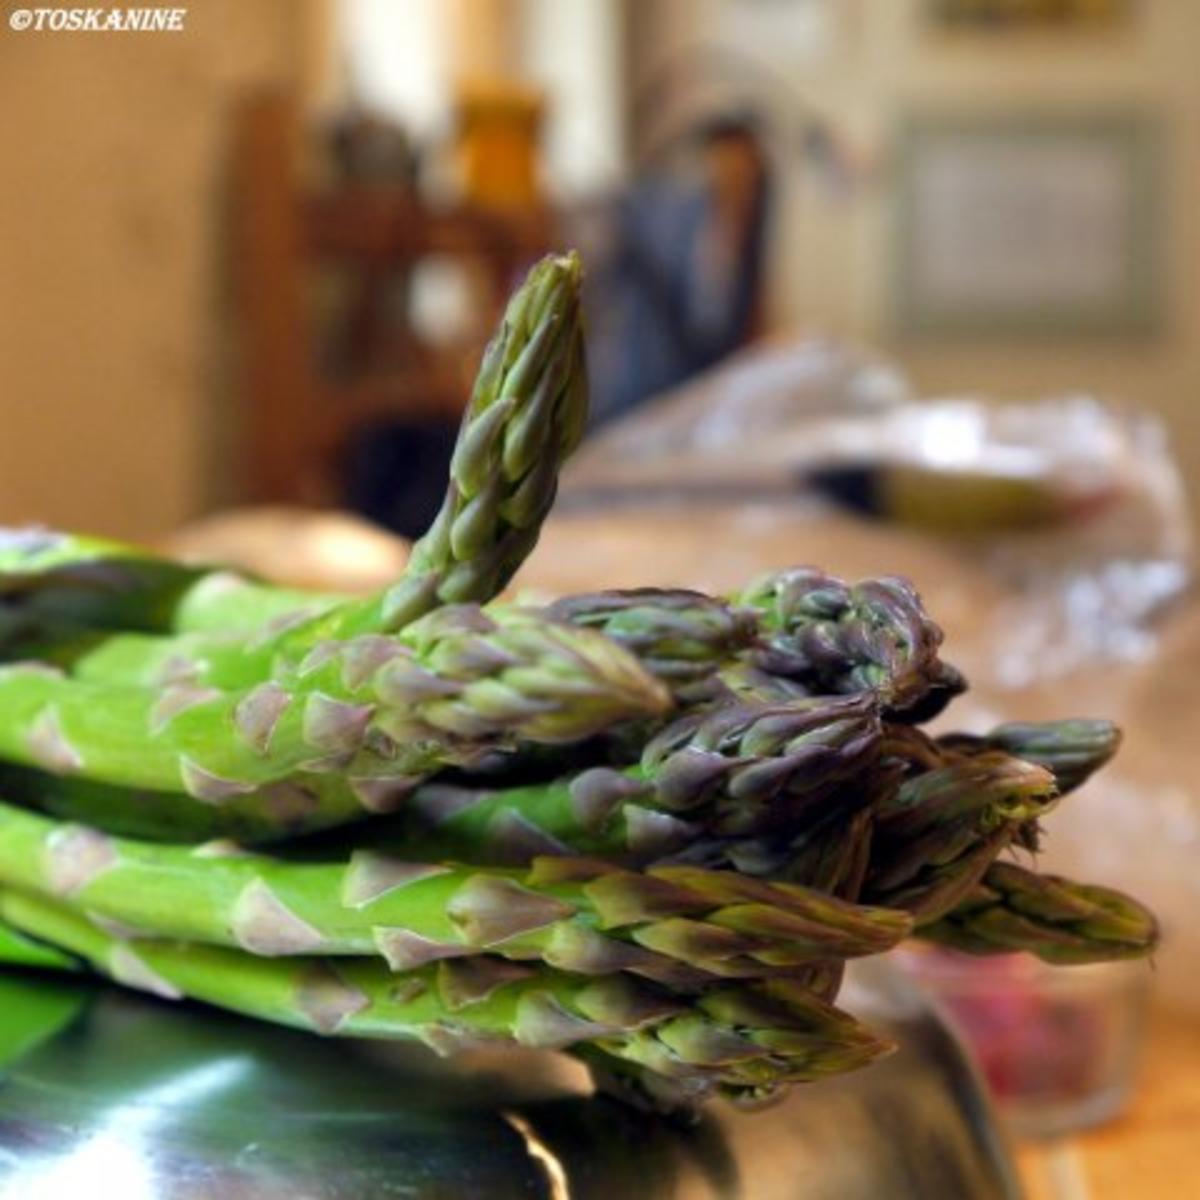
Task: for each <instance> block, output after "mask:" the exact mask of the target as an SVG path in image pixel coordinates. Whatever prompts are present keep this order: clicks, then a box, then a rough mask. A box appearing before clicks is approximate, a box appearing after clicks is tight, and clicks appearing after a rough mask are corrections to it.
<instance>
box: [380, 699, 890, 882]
mask: <svg viewBox="0 0 1200 1200" xmlns="http://www.w3.org/2000/svg"><path fill="white" fill-rule="evenodd" d="M879 738H880V729H879V722H878V718H877V717H876V715H875V713H874V712H873V711H872V710H871V707H870V705H869V703H867V702H866V701H863V700H860V699H857V698H853V697H849V698H839V697H835V698H831V699H820V700H815V699H810V700H801V701H794V702H793V703H792V704H791V705H777V706H774V707H763V706H753V705H731V706H727V707H723V708H718V709H715V710H713V711H711V712H708V713H695V714H691V715H688V716H685V717H683V718H681V719H679V720H677V721H675V722H674V723H673V724H671V725H669V726H667V727H666V728H665V729H664V730H662V731H661V732H660V733H659V734H658V735H657V736H656V737H655V738H653V739H652V740H651V741H650V742H649V743H648V744H647V745H646V746H645V748H644V750H643V752H642V756H641V761H640V763H639V764H638V765H637V766H634V767H628V768H625V769H622V770H617V769H614V768H610V767H589V768H586V769H584V770H582V771H578V772H576V773H574V774H573V775H569V776H565V777H563V778H560V779H558V780H556V781H553V782H550V783H541V784H532V785H524V786H517V787H509V788H498V789H486V788H479V787H477V786H463V785H457V784H447V783H441V782H437V781H435V782H433V783H431V784H427V785H425V786H423V787H421V788H419V789H418V790H417V791H415V792H414V793H413V795H412V796H411V797H410V798H409V800H408V801H407V802H406V803H405V805H404V806H403V807H402V808H401V809H400V811H398V812H397V813H396V814H395V816H393V817H391V818H389V819H388V820H387V821H386V822H385V823H383V825H382V826H377V832H376V836H377V837H379V838H382V839H384V840H387V841H391V842H394V843H396V844H401V845H405V846H408V847H410V848H412V849H413V850H414V851H417V852H419V853H420V854H421V855H422V856H423V857H427V858H430V859H439V858H450V859H460V860H463V861H470V862H483V863H507V864H519V863H522V862H528V861H529V859H530V858H532V857H533V856H534V855H537V854H565V853H576V854H586V855H597V856H603V857H606V858H610V859H613V860H616V861H621V862H626V863H645V862H648V861H653V860H655V859H659V858H662V857H664V856H670V855H672V854H674V853H675V852H677V851H685V850H686V849H687V848H688V847H689V846H693V845H694V844H695V843H697V842H702V841H710V840H711V841H713V843H714V845H715V846H719V847H723V849H722V850H721V852H720V853H721V858H720V861H722V862H723V863H724V864H726V865H727V864H728V862H729V861H731V859H730V853H729V851H730V845H731V839H733V840H734V841H736V840H738V839H741V838H744V837H747V836H749V835H753V834H757V833H759V832H764V831H770V830H781V831H783V832H785V833H787V834H789V835H792V836H794V835H795V834H796V833H797V831H798V830H799V829H802V828H804V827H806V826H808V825H811V824H813V823H815V822H817V821H819V820H820V819H821V816H822V813H823V807H824V804H825V801H826V800H827V798H829V797H831V796H832V795H833V793H834V792H835V791H836V790H838V789H839V788H844V789H846V793H847V794H846V796H845V799H844V800H843V801H842V804H841V807H842V810H843V811H844V812H849V811H851V810H852V808H853V806H854V804H855V799H854V795H855V792H854V789H855V788H856V787H857V784H858V781H859V780H862V779H864V778H865V777H866V776H867V775H868V774H869V772H870V770H871V768H872V767H873V765H874V763H875V762H876V759H877V757H878V751H879Z"/></svg>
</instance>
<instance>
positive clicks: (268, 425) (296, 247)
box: [232, 93, 553, 504]
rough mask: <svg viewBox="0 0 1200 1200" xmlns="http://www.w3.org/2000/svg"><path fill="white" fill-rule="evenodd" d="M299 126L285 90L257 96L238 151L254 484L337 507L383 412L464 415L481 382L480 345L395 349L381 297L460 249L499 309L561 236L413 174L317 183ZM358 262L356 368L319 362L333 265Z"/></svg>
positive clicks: (404, 332) (239, 271)
mask: <svg viewBox="0 0 1200 1200" xmlns="http://www.w3.org/2000/svg"><path fill="white" fill-rule="evenodd" d="M300 131H301V125H300V122H299V120H298V116H297V112H296V109H295V106H294V104H293V102H292V101H291V100H290V99H289V98H288V97H287V96H284V95H280V94H275V93H272V94H263V95H257V96H255V97H253V98H252V99H250V100H249V101H248V102H247V103H246V104H245V105H244V106H243V108H242V110H241V111H240V113H239V114H238V117H237V123H236V131H235V145H234V156H233V181H234V188H233V204H234V211H233V214H232V217H233V238H232V242H233V252H234V258H235V261H234V276H235V300H236V306H237V310H238V316H239V324H240V335H241V347H240V357H241V380H242V400H243V407H244V411H245V414H246V417H245V427H244V437H243V448H244V452H243V456H242V462H241V466H240V480H241V486H240V489H239V490H240V493H241V495H242V496H243V497H244V498H245V499H248V500H253V501H256V502H273V503H280V502H282V503H292V504H309V503H328V502H329V501H330V500H332V499H334V498H336V496H337V493H338V483H337V471H336V467H337V462H338V459H339V456H340V453H341V450H342V448H343V447H344V446H345V444H346V442H347V439H348V438H349V437H350V436H351V435H352V434H353V433H354V432H355V431H357V430H361V429H362V428H363V427H364V426H366V425H368V424H370V423H372V422H377V421H380V420H383V419H388V418H392V419H405V420H409V421H422V420H431V419H437V418H442V419H451V418H453V417H454V416H455V415H457V414H458V413H459V412H460V411H461V409H462V406H463V404H464V403H465V400H466V398H467V396H468V394H469V389H470V383H471V379H472V377H473V374H474V370H475V365H476V361H477V353H478V349H479V347H478V346H471V347H459V348H452V349H449V350H447V349H445V348H439V347H435V346H432V345H429V344H428V343H427V342H425V341H423V340H422V339H421V337H420V336H419V335H418V334H417V333H416V331H415V330H413V329H412V328H411V327H403V326H402V327H401V328H400V329H398V330H395V331H392V332H391V333H390V334H389V335H387V336H390V337H391V341H392V344H393V349H394V350H396V351H397V352H396V353H392V354H390V355H381V354H380V353H379V347H380V343H381V341H382V340H385V335H384V334H383V333H382V332H381V328H380V326H381V307H382V306H381V301H380V297H381V296H382V295H383V293H384V292H385V291H386V290H387V286H386V285H387V284H388V282H389V281H394V280H396V279H400V278H403V277H404V276H405V274H406V273H410V272H411V271H412V270H413V268H414V267H415V266H416V265H417V264H418V263H419V262H420V261H421V260H422V259H426V258H430V257H433V256H437V257H439V258H446V257H449V258H451V259H456V260H461V261H464V262H467V263H469V264H471V265H472V267H473V268H474V269H475V270H476V271H477V272H478V273H480V274H482V276H483V278H484V279H485V280H486V289H485V290H486V293H487V303H488V305H489V306H490V308H491V309H492V312H490V313H489V314H488V317H489V323H490V319H491V318H494V317H495V316H496V315H498V313H499V311H500V306H501V305H502V304H503V302H504V300H505V298H506V296H507V293H508V290H509V288H510V286H511V284H512V282H513V280H514V277H515V276H516V275H517V273H518V272H519V271H520V269H521V267H522V266H523V265H524V264H525V263H526V262H528V261H529V260H530V259H532V258H534V257H536V256H537V255H539V254H541V253H543V252H544V251H545V250H546V249H548V248H549V245H550V240H551V239H552V237H553V222H552V221H551V220H549V219H548V217H547V214H545V213H541V212H531V211H525V212H515V213H514V212H496V211H488V210H483V209H480V208H478V207H472V206H468V205H457V206H452V207H434V206H431V205H429V204H428V203H426V202H424V201H423V200H422V199H421V198H420V196H419V195H418V194H417V193H416V192H415V191H414V190H413V189H411V188H409V187H406V186H404V185H402V184H396V185H390V184H387V185H385V184H359V183H354V184H337V185H332V186H328V187H322V188H311V187H306V186H305V184H304V183H303V182H302V172H301V162H300V160H301V146H302V138H301V132H300ZM331 266H342V267H348V268H350V269H351V270H353V271H354V272H355V273H356V277H357V280H358V286H359V287H360V289H361V290H360V293H359V296H358V304H357V308H356V310H355V316H354V319H353V322H352V328H351V331H350V336H349V338H348V339H347V345H348V347H349V355H350V359H351V361H350V363H349V369H348V370H346V371H339V372H338V373H337V374H336V375H335V374H333V373H331V372H330V371H328V370H323V369H322V368H321V367H320V366H319V346H320V344H321V336H320V335H321V329H320V319H319V317H318V315H317V312H316V306H315V305H314V303H313V292H314V287H315V285H316V282H317V280H318V277H319V274H320V272H321V271H322V270H326V269H328V268H330V267H331Z"/></svg>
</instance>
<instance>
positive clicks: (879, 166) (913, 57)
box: [638, 0, 1200, 520]
mask: <svg viewBox="0 0 1200 1200" xmlns="http://www.w3.org/2000/svg"><path fill="white" fill-rule="evenodd" d="M771 7H777V6H771ZM829 7H830V8H831V9H832V10H836V15H837V18H838V19H837V21H835V22H834V27H833V29H832V34H831V37H830V38H829V40H828V41H827V42H826V43H825V44H824V45H822V44H821V43H820V39H818V42H817V44H814V45H813V46H812V47H811V48H810V49H805V47H804V46H803V45H802V44H800V42H799V41H798V42H797V44H796V45H795V47H794V48H793V49H792V50H791V51H790V52H789V50H788V49H787V46H786V42H785V41H783V40H782V39H781V40H780V41H779V42H777V44H774V45H770V46H766V47H763V46H754V45H752V44H750V42H749V41H747V43H746V49H747V50H749V51H750V52H751V53H761V52H763V51H764V50H765V52H766V54H767V56H768V58H769V61H770V63H771V68H772V70H771V71H770V72H766V71H765V72H764V79H767V78H768V77H770V78H781V79H782V80H783V82H784V85H785V86H786V88H787V89H789V90H791V91H792V92H793V93H794V94H796V95H800V96H807V97H809V98H810V100H811V102H812V103H813V104H815V105H816V106H817V107H819V108H821V109H824V110H825V111H827V112H829V113H831V114H834V115H835V119H836V121H837V122H838V123H839V124H840V125H841V127H842V128H843V129H844V131H845V132H846V134H847V135H848V138H849V141H850V144H851V146H852V147H853V149H854V151H855V153H856V154H857V155H859V156H860V158H861V161H862V162H863V163H864V165H865V168H866V172H867V175H866V179H865V181H864V182H863V183H862V184H861V186H859V187H858V188H857V189H856V190H855V191H854V192H853V193H852V195H851V198H850V199H849V201H842V200H839V201H834V200H831V199H830V198H829V197H828V196H827V195H825V194H823V193H822V192H821V191H820V190H819V189H818V188H817V187H816V186H815V185H814V184H813V183H812V182H811V181H806V180H805V178H804V177H803V176H802V173H801V172H800V171H798V170H795V169H793V170H791V171H790V172H789V176H788V178H787V179H785V181H784V192H783V195H782V196H781V198H780V199H781V204H780V209H781V212H782V214H783V216H782V220H781V222H780V236H781V241H780V243H779V251H778V257H777V259H776V261H775V263H774V271H773V289H774V301H775V304H774V310H775V314H776V317H777V319H778V321H779V322H780V323H782V324H786V325H789V326H800V325H816V326H820V327H822V328H824V329H826V330H829V331H831V332H834V333H838V334H842V335H845V336H848V337H851V338H857V339H863V340H867V341H870V342H872V343H875V344H881V345H883V346H884V347H885V348H886V349H887V350H888V351H889V352H891V353H893V354H894V355H895V356H896V357H897V358H898V359H899V360H900V361H901V362H903V363H904V364H905V365H906V366H907V367H908V368H909V369H910V370H911V371H912V373H913V375H914V377H915V379H916V381H917V382H918V384H919V386H920V387H921V389H922V390H923V391H925V392H926V393H938V392H945V391H953V390H956V389H965V390H971V391H983V392H988V393H992V394H995V395H997V396H1001V397H1027V396H1031V395H1038V394H1042V393H1046V392H1053V391H1059V390H1065V389H1069V390H1076V389H1089V390H1093V391H1096V392H1100V393H1103V394H1107V395H1112V396H1115V397H1122V398H1126V399H1128V400H1130V401H1136V402H1138V403H1141V404H1145V405H1147V406H1149V407H1152V408H1154V409H1156V410H1157V411H1159V412H1161V413H1162V414H1163V415H1164V416H1165V418H1166V419H1167V421H1168V422H1169V424H1170V426H1171V428H1172V430H1173V432H1174V434H1175V436H1176V444H1177V446H1178V450H1179V453H1180V455H1181V457H1182V459H1183V461H1184V464H1185V467H1186V469H1187V471H1188V473H1189V474H1190V475H1191V476H1192V477H1193V478H1196V479H1198V480H1200V412H1198V407H1200V70H1198V69H1197V55H1198V54H1200V4H1196V3H1189V2H1186V0H1150V2H1147V3H1143V4H1140V5H1135V6H1134V7H1135V9H1136V10H1137V17H1136V19H1135V20H1134V22H1133V24H1132V25H1131V27H1129V28H1127V29H1125V30H1119V31H1117V32H1090V33H1089V32H1083V33H1063V32H1056V33H1053V34H1019V35H1003V36H986V35H982V36H981V35H972V36H966V35H958V36H953V37H950V36H946V35H939V34H938V33H936V32H935V31H932V30H930V29H929V28H928V26H926V25H925V24H924V23H923V22H922V20H921V19H920V13H921V12H922V10H924V9H925V7H926V5H925V0H831V2H830V4H829ZM730 11H731V6H730V5H729V4H728V3H727V2H726V0H652V2H651V4H650V5H649V6H648V9H643V10H640V11H639V12H638V20H639V22H640V23H641V24H642V26H643V28H642V30H641V36H640V38H639V44H640V49H641V59H642V61H641V62H640V64H639V68H640V73H641V74H642V75H643V76H644V74H645V71H646V69H647V64H648V63H649V62H654V61H662V60H663V59H664V57H665V56H667V55H669V54H671V53H677V52H678V51H679V50H680V49H681V48H682V47H684V46H686V45H687V44H688V43H689V42H692V41H696V40H700V41H704V40H711V39H712V36H713V34H714V32H718V31H719V32H720V33H721V34H722V36H723V37H724V38H725V40H726V43H727V44H729V42H730V38H731V35H732V36H733V37H736V36H737V32H738V26H737V24H736V22H735V23H733V24H732V25H731V24H730V15H729V14H730ZM743 28H747V27H746V26H743ZM750 36H751V37H752V34H751V35H750ZM735 44H736V43H735ZM789 53H790V55H791V57H790V58H789V57H788V55H789ZM770 91H771V87H769V86H764V87H763V88H762V90H761V91H760V92H758V93H757V94H759V95H762V94H769V93H770ZM1125 104H1133V105H1140V106H1144V107H1147V108H1149V109H1150V110H1151V111H1157V112H1160V113H1161V114H1162V116H1163V140H1164V143H1165V147H1166V151H1167V153H1166V155H1165V158H1166V168H1167V187H1166V200H1167V213H1166V216H1167V220H1168V237H1167V246H1168V250H1169V262H1168V264H1167V279H1166V292H1167V296H1166V304H1165V306H1164V307H1165V329H1164V331H1163V334H1162V336H1160V337H1158V338H1155V339H1153V340H1142V341H1130V342H1121V341H1119V340H1111V341H1102V340H1075V341H1072V342H1057V341H1044V340H1043V341H1040V342H1037V341H1026V342H1021V341H1011V340H1010V341H997V340H988V341H976V342H974V343H969V342H965V341H962V340H955V341H940V342H939V341H920V342H917V341H904V340H898V339H895V338H894V337H893V336H892V335H891V333H890V331H889V324H890V320H889V317H890V314H889V311H888V286H889V273H888V272H889V261H890V255H891V238H890V233H891V229H890V225H889V222H890V220H891V218H892V207H891V204H890V193H889V189H888V181H889V171H888V168H889V165H890V164H889V162H888V149H889V135H890V132H891V131H892V130H893V129H895V128H896V126H897V125H898V124H899V122H900V121H901V120H902V118H903V116H904V115H905V114H906V113H908V112H910V111H911V110H913V109H916V108H921V109H931V110H934V111H939V110H941V111H955V110H957V109H960V108H965V107H968V106H977V107H979V108H981V109H983V110H985V111H990V110H996V109H1000V110H1003V109H1005V108H1017V107H1021V108H1033V107H1037V108H1040V107H1043V106H1044V107H1054V106H1063V107H1066V108H1079V107H1083V108H1087V107H1090V106H1096V107H1104V106H1113V107H1117V106H1121V105H1125ZM1192 498H1193V505H1194V507H1195V509H1196V514H1197V519H1198V520H1200V485H1195V486H1193V489H1192Z"/></svg>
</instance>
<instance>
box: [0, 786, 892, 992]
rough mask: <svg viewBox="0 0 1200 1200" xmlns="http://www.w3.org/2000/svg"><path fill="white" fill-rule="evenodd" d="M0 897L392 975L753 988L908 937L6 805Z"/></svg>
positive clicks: (642, 880) (616, 890)
mask: <svg viewBox="0 0 1200 1200" xmlns="http://www.w3.org/2000/svg"><path fill="white" fill-rule="evenodd" d="M0 882H2V883H4V884H6V885H8V886H12V887H19V888H22V889H25V890H31V891H39V892H42V893H45V894H49V895H52V896H57V897H62V898H69V899H70V901H71V903H72V905H74V906H76V907H80V908H83V909H86V910H87V911H88V912H91V913H95V914H98V915H100V916H102V917H105V918H108V919H111V920H113V921H116V922H119V923H120V926H121V927H122V928H125V929H130V930H138V931H140V932H142V933H144V934H147V935H152V936H159V937H167V938H181V939H186V940H189V941H197V942H206V943H213V944H217V945H230V946H239V947H241V948H242V949H244V950H249V951H251V952H254V953H259V954H263V955H281V954H314V953H319V954H321V955H349V954H354V955H370V954H374V955H382V956H384V957H385V958H386V959H387V960H388V962H389V963H390V965H391V966H392V967H393V969H396V970H402V969H407V968H408V967H410V966H417V965H421V964H423V963H425V962H429V961H431V960H434V959H440V958H451V957H462V956H465V955H469V954H473V953H478V952H481V951H484V950H487V951H490V952H493V953H496V954H500V955H502V956H504V957H506V958H514V959H525V958H541V959H543V960H544V961H546V962H549V963H551V964H552V965H554V966H558V967H561V968H563V969H566V970H573V971H578V972H580V973H587V974H594V973H600V972H610V971H614V970H622V969H628V970H631V971H635V972H638V973H642V974H647V975H651V976H654V975H655V974H656V973H657V974H659V975H665V976H666V977H667V978H668V979H671V980H676V979H679V978H682V977H694V976H696V975H697V974H699V975H701V976H702V975H703V974H710V975H727V976H731V977H732V976H746V975H761V974H764V973H769V972H768V971H766V970H765V969H764V968H773V967H792V966H796V965H801V964H804V963H810V962H813V961H814V960H824V959H828V958H836V957H852V956H855V955H859V954H867V953H875V952H877V951H879V950H882V949H887V948H889V947H890V946H892V945H894V944H895V943H896V942H897V941H898V940H899V939H900V938H902V937H903V936H904V935H905V934H906V933H907V932H908V931H909V929H910V927H911V922H910V921H909V919H908V918H907V917H906V916H905V915H904V914H902V913H894V912H890V911H888V910H872V909H866V908H858V907H856V906H854V905H849V904H845V903H842V902H839V901H836V900H832V899H830V898H828V897H825V896H822V895H821V894H820V893H817V892H813V891H810V890H808V889H804V888H798V887H794V886H790V885H783V884H781V885H772V884H766V883H761V882H758V881H754V880H749V879H743V878H742V877H740V876H738V875H735V874H732V873H730V872H716V871H703V870H698V869H695V868H690V867H673V868H672V867H662V868H657V869H654V870H651V871H649V872H646V873H644V874H639V873H635V872H630V871H622V870H620V869H619V868H617V867H614V866H612V865H611V864H608V863H604V862H599V861H595V860H587V859H550V858H547V859H537V860H535V861H534V862H533V864H532V866H531V867H530V868H529V869H521V870H503V869H481V868H475V867H455V866H451V865H432V864H421V863H416V862H413V861H409V860H405V859H403V858H400V857H395V856H392V855H388V854H382V853H379V852H378V851H376V850H374V849H371V850H359V851H357V852H355V853H353V854H352V855H351V856H350V857H349V858H339V859H337V860H335V861H303V860H302V861H288V860H282V859H277V858H267V857H262V856H254V855H250V854H248V853H245V852H238V853H233V854H228V853H227V847H224V846H220V845H218V847H217V849H216V852H215V853H214V851H213V850H211V849H209V848H207V847H201V848H199V849H194V848H192V847H186V846H163V845H154V844H151V843H146V842H136V841H132V840H122V839H117V838H112V837H108V836H106V835H105V834H103V833H100V832H99V831H97V830H94V829H90V828H88V827H87V826H81V825H69V824H62V823H59V822H55V821H51V820H48V819H46V818H45V817H41V816H38V815H36V814H34V813H29V812H25V811H24V810H22V809H19V808H14V807H12V806H10V805H0Z"/></svg>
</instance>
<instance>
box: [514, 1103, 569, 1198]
mask: <svg viewBox="0 0 1200 1200" xmlns="http://www.w3.org/2000/svg"><path fill="white" fill-rule="evenodd" d="M500 1115H501V1116H502V1117H503V1118H504V1119H505V1120H506V1121H507V1122H508V1123H509V1124H510V1125H511V1126H512V1127H513V1128H514V1129H515V1130H516V1131H517V1132H518V1133H519V1134H520V1135H521V1137H522V1138H524V1139H525V1146H526V1148H527V1149H528V1150H529V1157H530V1158H536V1159H537V1161H538V1162H540V1163H541V1164H542V1165H543V1166H544V1167H545V1168H546V1178H547V1180H548V1181H549V1183H550V1197H551V1200H571V1185H570V1184H569V1183H568V1182H567V1173H566V1171H564V1170H563V1165H562V1163H560V1162H559V1161H558V1159H557V1158H556V1157H555V1156H554V1151H553V1150H551V1149H550V1147H549V1146H547V1145H546V1143H545V1142H543V1141H542V1139H541V1138H540V1137H538V1133H537V1130H536V1129H534V1128H533V1126H532V1125H530V1124H529V1122H528V1121H526V1120H525V1118H524V1117H522V1116H521V1115H520V1114H519V1113H514V1112H502V1113H501V1114H500Z"/></svg>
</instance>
